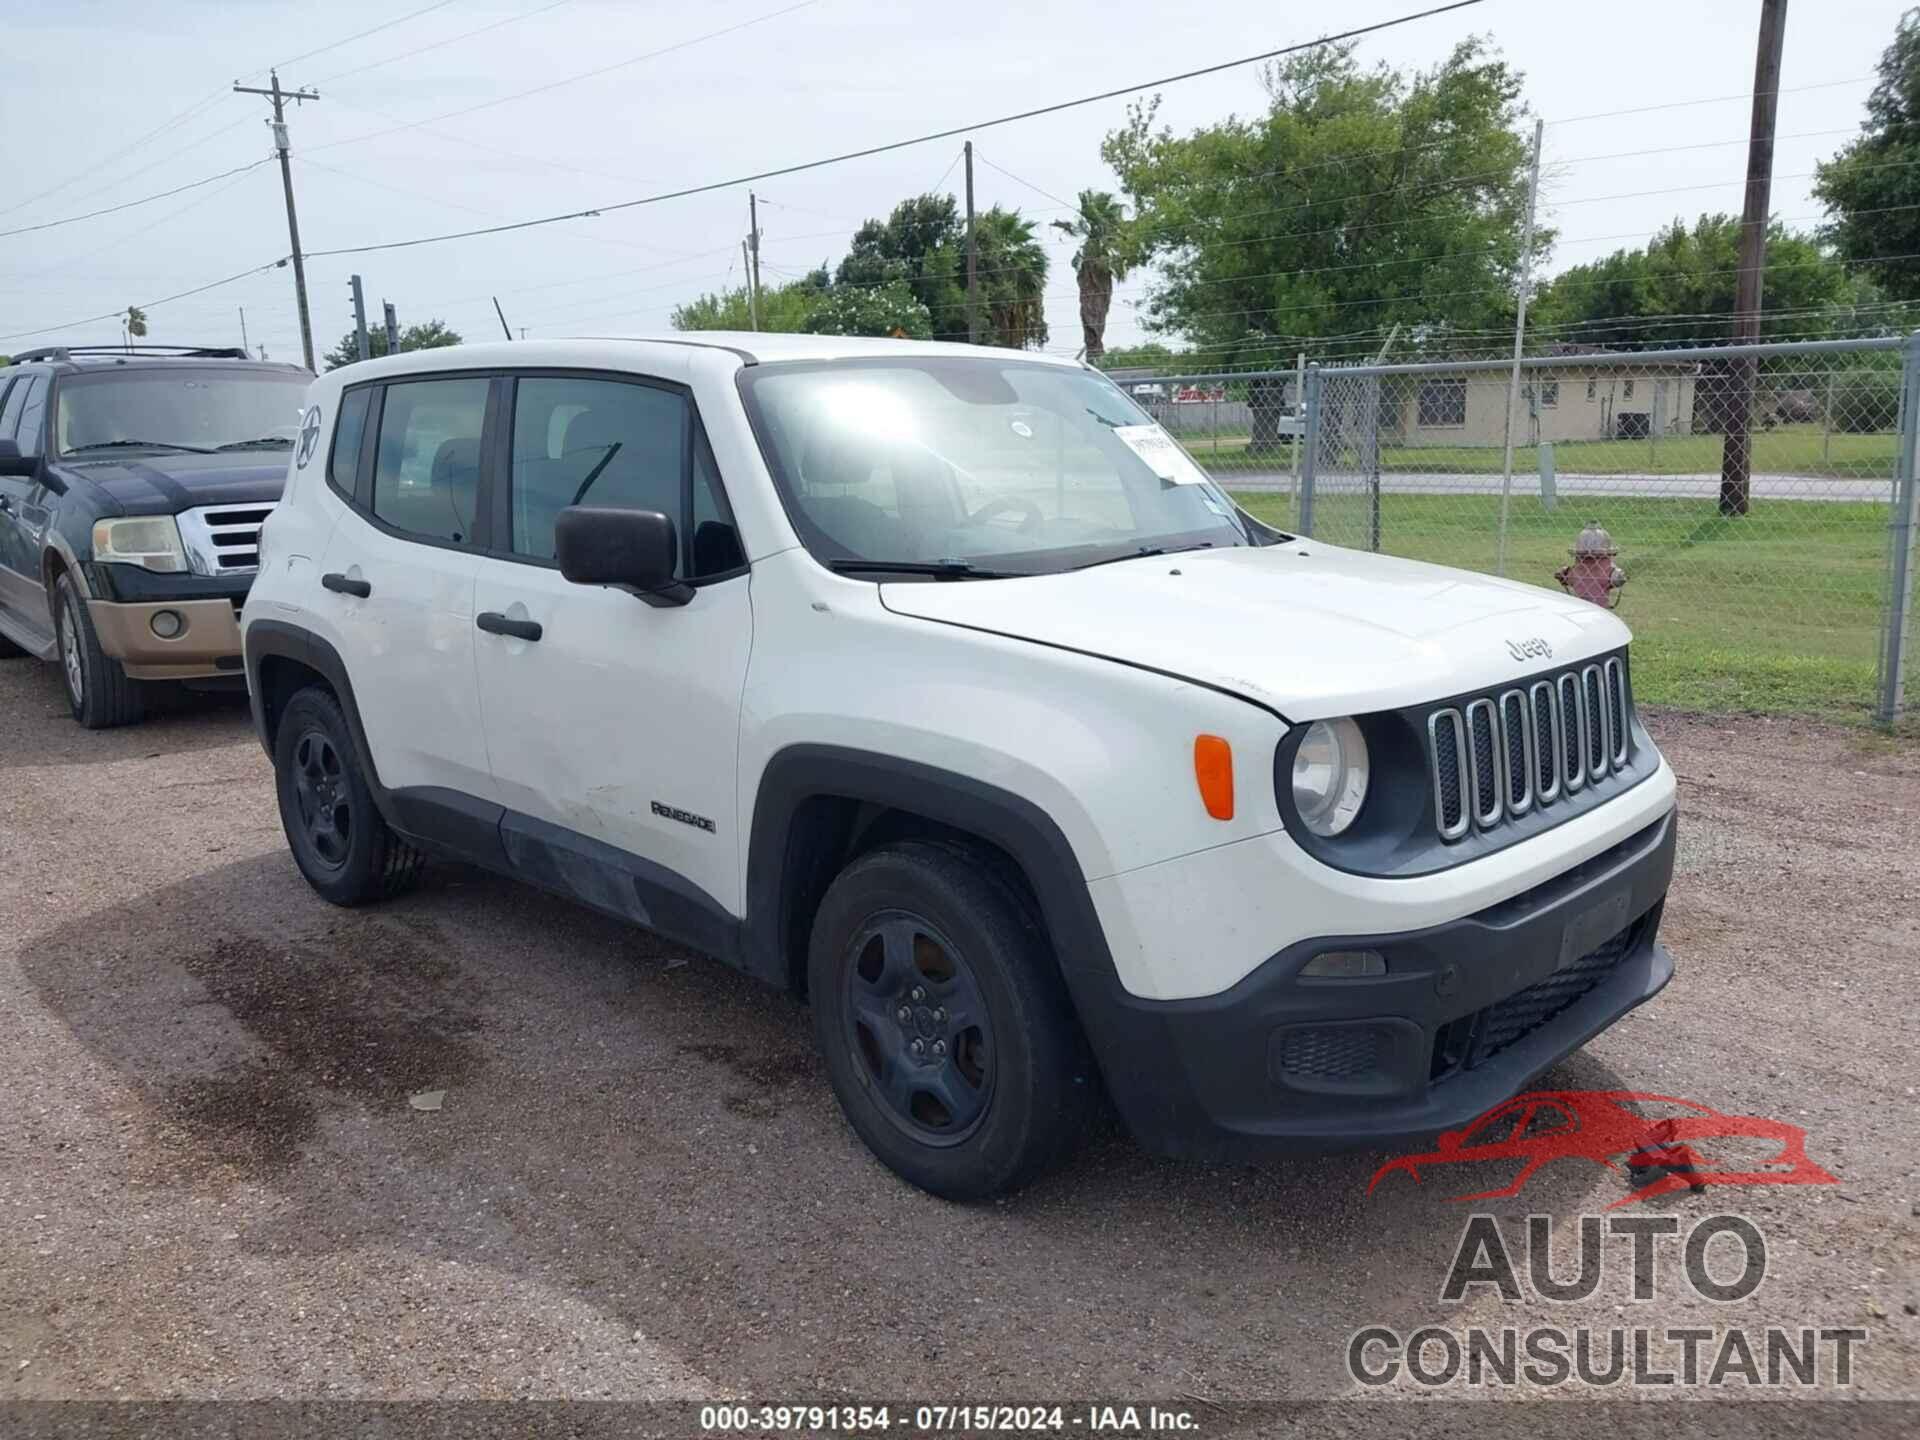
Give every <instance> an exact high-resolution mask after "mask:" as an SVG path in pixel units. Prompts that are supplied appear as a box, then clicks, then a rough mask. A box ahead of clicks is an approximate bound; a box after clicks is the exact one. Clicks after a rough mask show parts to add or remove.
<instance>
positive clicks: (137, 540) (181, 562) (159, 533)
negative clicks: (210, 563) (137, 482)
mask: <svg viewBox="0 0 1920 1440" xmlns="http://www.w3.org/2000/svg"><path fill="white" fill-rule="evenodd" d="M93 558H94V560H95V561H96V562H98V563H100V564H108V565H138V566H139V567H140V568H141V569H143V570H158V571H161V572H163V573H166V574H179V573H182V572H184V571H185V570H186V568H187V547H186V546H185V545H184V544H182V543H181V541H180V527H179V526H178V525H176V524H175V523H174V520H173V517H172V516H171V515H130V516H128V517H127V518H125V519H123V520H96V521H94V522H93Z"/></svg>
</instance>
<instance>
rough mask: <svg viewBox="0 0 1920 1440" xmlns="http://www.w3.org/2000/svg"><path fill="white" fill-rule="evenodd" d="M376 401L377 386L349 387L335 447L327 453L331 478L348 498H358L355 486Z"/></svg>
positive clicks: (338, 417) (337, 425)
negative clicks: (374, 391) (368, 409)
mask: <svg viewBox="0 0 1920 1440" xmlns="http://www.w3.org/2000/svg"><path fill="white" fill-rule="evenodd" d="M372 403H373V387H372V386H371V385H368V386H363V387H361V388H360V389H358V390H348V391H346V392H344V393H343V394H342V395H341V396H340V410H339V413H338V414H336V415H335V416H334V420H333V449H332V450H330V451H329V452H328V454H327V481H328V483H329V484H331V485H332V486H333V488H334V489H335V490H337V491H339V492H340V493H341V494H342V495H344V496H345V497H346V498H347V499H349V500H351V499H353V498H354V494H355V490H354V485H355V482H356V480H357V479H358V477H359V474H360V448H361V442H362V441H363V440H364V439H365V438H366V434H367V408H368V406H370V405H371V404H372Z"/></svg>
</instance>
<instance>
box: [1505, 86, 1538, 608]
mask: <svg viewBox="0 0 1920 1440" xmlns="http://www.w3.org/2000/svg"><path fill="white" fill-rule="evenodd" d="M1545 128H1546V122H1545V121H1542V120H1535V121H1534V122H1533V164H1532V165H1531V166H1530V167H1529V169H1528V172H1527V223H1526V227H1525V228H1524V229H1522V230H1521V232H1520V304H1519V308H1518V310H1517V311H1516V313H1515V315H1514V320H1513V374H1512V375H1511V376H1510V377H1509V378H1508V380H1507V453H1506V458H1505V459H1503V460H1502V461H1501V462H1500V545H1499V555H1498V556H1497V557H1496V561H1495V564H1494V574H1496V575H1505V574H1506V573H1507V508H1508V505H1509V503H1510V502H1511V501H1512V499H1513V427H1514V426H1515V425H1516V424H1518V423H1519V420H1518V418H1517V416H1518V411H1519V409H1520V349H1521V347H1522V346H1523V345H1525V344H1526V342H1527V297H1528V296H1530V295H1531V294H1532V293H1533V217H1534V213H1535V211H1536V210H1537V209H1538V208H1539V204H1540V133H1541V131H1542V130H1544V129H1545Z"/></svg>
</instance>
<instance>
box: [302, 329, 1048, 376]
mask: <svg viewBox="0 0 1920 1440" xmlns="http://www.w3.org/2000/svg"><path fill="white" fill-rule="evenodd" d="M628 346H631V347H632V349H633V359H634V360H635V361H639V360H641V359H643V358H644V356H645V352H646V351H647V350H648V349H649V348H654V347H673V348H674V349H678V350H685V349H687V348H695V349H705V350H718V351H725V352H728V353H730V354H733V355H735V356H737V357H738V358H739V360H740V362H741V363H742V364H743V365H771V364H778V363H780V362H781V361H785V360H858V359H870V358H879V357H904V358H911V359H929V358H940V357H952V358H960V359H973V360H999V361H1007V360H1022V361H1031V362H1036V363H1039V364H1043V365H1060V366H1066V367H1068V368H1077V365H1078V362H1077V361H1073V360H1069V359H1066V358H1064V357H1062V356H1059V355H1042V354H1039V353H1037V352H1035V351H1031V350H1005V349H1001V348H998V347H995V346H989V345H951V344H946V343H942V342H939V341H932V340H883V339H870V338H868V337H865V336H858V335H783V334H771V333H766V332H755V331H750V330H699V331H688V332H679V331H676V332H674V333H672V334H667V335H574V336H556V337H553V338H542V339H538V340H489V341H485V342H482V343H479V344H472V345H449V346H445V347H442V348H440V349H435V350H409V351H407V352H406V353H404V354H401V355H388V356H382V357H381V358H379V359H377V360H362V361H360V362H358V363H357V364H354V365H350V366H346V367H343V370H342V371H335V372H332V373H335V374H343V373H345V372H347V371H350V372H351V374H352V378H353V379H354V380H360V379H362V378H366V379H373V378H375V377H377V376H379V375H383V374H391V373H404V372H407V371H418V370H424V369H434V368H440V367H445V368H447V369H466V368H468V367H473V368H476V369H477V368H483V367H489V366H496V365H554V364H564V363H567V362H568V361H573V362H574V363H578V361H579V359H580V358H582V357H581V356H580V354H579V352H580V351H581V350H583V349H590V350H591V351H592V353H591V354H590V355H588V356H586V357H585V358H587V359H589V360H590V361H592V362H594V363H604V362H605V361H606V360H607V359H609V358H613V359H617V358H618V357H619V355H620V352H621V350H622V349H623V348H624V347H628Z"/></svg>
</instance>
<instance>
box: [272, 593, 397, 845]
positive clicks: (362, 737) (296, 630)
mask: <svg viewBox="0 0 1920 1440" xmlns="http://www.w3.org/2000/svg"><path fill="white" fill-rule="evenodd" d="M244 648H245V659H246V667H247V703H248V705H249V706H250V707H251V708H252V711H253V733H254V734H255V735H256V736H258V737H259V740H260V745H261V748H262V749H264V750H265V751H266V752H267V758H268V759H269V760H271V759H272V758H273V728H272V726H271V724H270V723H269V721H268V716H267V696H266V687H265V686H263V685H262V684H261V683H260V665H261V662H262V661H263V660H265V659H267V658H268V657H269V656H275V655H277V656H280V657H282V658H284V659H288V660H292V661H295V662H296V663H298V664H300V665H304V666H305V667H306V668H307V669H309V670H312V671H314V672H315V673H317V674H318V675H320V676H321V678H323V679H324V680H325V681H326V682H327V684H328V685H329V686H331V687H332V689H333V693H334V695H335V697H336V698H337V699H338V700H339V701H340V708H341V709H342V710H343V711H345V712H346V716H347V725H348V727H349V728H350V729H351V730H352V731H353V744H354V748H355V749H356V750H358V751H359V752H360V757H361V761H362V763H363V764H364V765H365V766H366V771H367V776H366V778H367V789H368V790H370V791H371V792H372V793H373V803H374V804H375V805H376V806H378V807H379V809H380V814H381V815H382V817H383V818H385V820H386V822H387V823H388V824H389V825H395V826H396V828H399V827H398V826H397V824H396V817H395V814H394V806H393V798H392V796H391V795H390V794H389V793H388V791H387V788H386V786H384V785H382V784H381V783H380V774H379V771H378V770H377V769H376V768H375V766H374V763H373V751H372V749H371V748H370V747H369V746H368V744H367V731H366V727H365V726H364V725H362V724H361V723H360V706H359V703H358V702H357V701H356V700H355V699H354V698H353V681H352V680H351V679H350V678H349V677H348V675H347V662H346V661H344V660H342V659H341V658H340V652H339V651H338V650H336V649H334V648H333V646H332V645H330V644H328V643H327V642H326V641H325V640H322V639H321V638H320V637H319V636H318V635H316V634H314V633H313V632H312V631H311V630H309V629H307V628H306V627H305V626H303V625H295V624H292V623H290V622H288V621H285V620H255V621H254V622H253V623H252V624H250V625H248V626H247V634H246V642H245V647H244Z"/></svg>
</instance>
